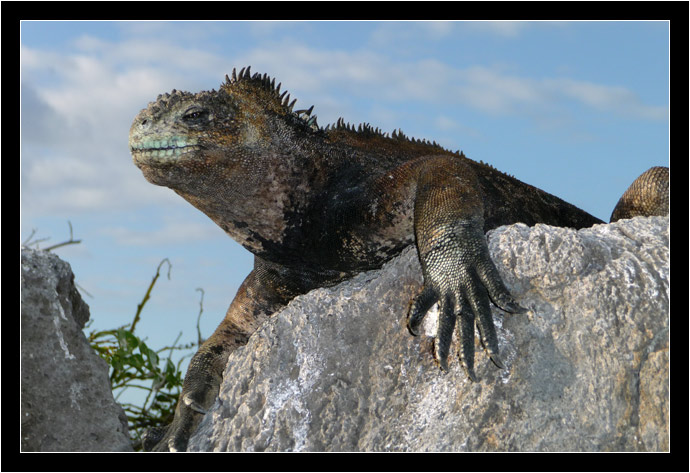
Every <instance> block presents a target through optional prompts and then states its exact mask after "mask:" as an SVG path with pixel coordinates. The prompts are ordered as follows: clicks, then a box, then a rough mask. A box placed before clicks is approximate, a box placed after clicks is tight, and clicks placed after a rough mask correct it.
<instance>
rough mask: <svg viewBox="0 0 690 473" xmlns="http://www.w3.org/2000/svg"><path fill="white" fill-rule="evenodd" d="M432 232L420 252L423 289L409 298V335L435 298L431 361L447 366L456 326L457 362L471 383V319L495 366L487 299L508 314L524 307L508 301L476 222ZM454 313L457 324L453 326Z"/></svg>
mask: <svg viewBox="0 0 690 473" xmlns="http://www.w3.org/2000/svg"><path fill="white" fill-rule="evenodd" d="M437 235H438V237H437V238H436V242H435V243H434V244H433V245H432V246H431V248H430V249H429V250H428V251H425V252H423V250H420V255H419V256H420V260H421V262H422V269H423V271H424V287H423V288H422V291H421V292H420V293H419V295H418V296H417V297H415V298H414V299H413V300H412V303H411V305H410V310H409V313H408V320H407V327H408V330H409V331H410V333H412V335H417V334H418V333H419V327H420V325H421V323H422V321H423V319H424V317H425V316H426V314H427V312H428V310H429V309H430V308H431V306H433V305H434V304H435V303H436V302H438V303H439V319H438V328H437V333H436V338H435V340H434V356H435V358H436V361H437V362H438V364H439V366H440V368H441V369H442V370H443V371H447V370H448V354H449V352H450V345H451V340H452V338H453V330H454V329H455V328H456V325H457V330H458V339H459V340H460V341H461V349H460V358H461V361H462V364H463V366H464V367H465V370H466V371H467V375H468V376H469V378H470V379H471V380H472V381H477V376H476V374H475V373H474V326H475V322H476V325H477V327H478V328H479V333H480V336H481V340H482V344H483V345H484V348H485V349H486V351H487V352H488V354H489V357H490V358H491V360H492V361H493V363H494V364H495V365H496V366H498V367H499V368H503V367H504V365H503V362H502V361H501V359H500V357H499V350H498V338H497V337H496V329H495V327H494V322H493V319H492V317H491V308H490V305H489V304H490V301H491V302H493V303H494V304H495V305H496V306H498V307H499V308H501V309H503V310H504V311H506V312H510V313H521V312H525V309H524V308H522V307H521V306H520V305H519V304H518V303H517V302H515V301H514V300H513V297H512V296H511V295H510V292H508V289H506V287H505V285H504V284H503V281H502V280H501V278H500V276H499V274H498V270H497V269H496V266H495V265H494V263H493V261H491V257H490V256H489V248H488V246H487V244H486V239H485V236H484V232H483V229H482V225H481V222H480V221H478V220H477V221H475V220H474V219H468V220H460V221H457V222H455V223H452V224H448V225H446V226H445V228H439V229H438V233H437ZM458 308H460V311H459V312H458ZM458 316H459V319H460V321H459V322H460V323H459V324H456V321H457V319H458Z"/></svg>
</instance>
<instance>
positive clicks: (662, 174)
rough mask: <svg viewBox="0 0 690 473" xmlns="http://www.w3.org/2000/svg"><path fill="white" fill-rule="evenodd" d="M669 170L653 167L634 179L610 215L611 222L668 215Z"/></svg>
mask: <svg viewBox="0 0 690 473" xmlns="http://www.w3.org/2000/svg"><path fill="white" fill-rule="evenodd" d="M669 174H670V173H669V169H668V168H667V167H661V166H655V167H653V168H649V169H648V170H646V171H645V172H643V173H642V174H641V175H640V177H638V178H637V179H635V180H634V181H633V183H632V184H630V187H628V190H626V191H625V192H624V193H623V195H622V196H621V198H620V200H619V201H618V203H617V204H616V207H615V208H614V209H613V212H612V213H611V222H615V221H617V220H620V219H623V218H633V217H636V216H638V215H644V216H647V217H649V216H652V215H668V211H669V198H670V190H669Z"/></svg>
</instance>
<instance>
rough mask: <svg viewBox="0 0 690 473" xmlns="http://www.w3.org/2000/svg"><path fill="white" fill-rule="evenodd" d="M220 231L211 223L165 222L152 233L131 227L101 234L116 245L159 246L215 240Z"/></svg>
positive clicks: (105, 229) (108, 230) (109, 230)
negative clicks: (111, 239) (112, 240)
mask: <svg viewBox="0 0 690 473" xmlns="http://www.w3.org/2000/svg"><path fill="white" fill-rule="evenodd" d="M219 232H220V231H219V230H218V229H217V228H215V226H214V225H213V224H211V222H204V223H194V222H189V221H183V222H175V221H165V222H164V224H163V226H161V227H160V228H157V229H156V230H153V231H143V230H134V229H133V228H131V227H121V226H117V227H107V228H104V229H103V231H102V233H103V234H104V235H108V236H109V237H112V238H113V239H114V240H115V241H116V242H117V243H118V244H120V245H126V246H160V245H168V244H172V245H176V244H180V243H187V242H194V243H199V242H202V241H204V240H208V239H211V238H217V237H218V236H219V235H220V233H219Z"/></svg>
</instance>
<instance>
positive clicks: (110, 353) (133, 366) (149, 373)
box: [88, 258, 204, 450]
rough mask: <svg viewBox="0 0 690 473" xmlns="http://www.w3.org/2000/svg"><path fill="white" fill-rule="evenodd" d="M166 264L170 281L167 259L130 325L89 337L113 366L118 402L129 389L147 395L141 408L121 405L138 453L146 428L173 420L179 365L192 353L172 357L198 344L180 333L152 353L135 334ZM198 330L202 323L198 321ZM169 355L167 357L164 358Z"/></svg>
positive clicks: (111, 376) (96, 332) (179, 371)
mask: <svg viewBox="0 0 690 473" xmlns="http://www.w3.org/2000/svg"><path fill="white" fill-rule="evenodd" d="M164 263H167V265H168V279H170V270H171V269H172V265H171V264H170V261H169V260H168V259H167V258H165V259H163V260H162V261H161V262H160V264H159V265H158V268H157V269H156V274H155V275H154V276H153V279H152V280H151V283H150V284H149V287H148V289H147V290H146V293H145V295H144V297H143V299H142V300H141V302H140V303H139V304H138V305H137V311H136V314H135V315H134V319H133V320H132V322H131V323H130V324H128V325H124V326H122V327H118V328H116V329H113V330H101V331H93V332H91V333H90V334H89V335H88V339H89V343H90V344H91V346H92V347H93V348H94V349H95V350H96V352H97V353H98V354H99V355H100V356H101V357H102V358H104V359H105V361H106V362H108V365H109V366H110V384H111V387H112V390H113V395H114V396H115V400H116V401H117V400H118V399H119V398H120V396H121V395H122V394H123V393H124V392H125V391H127V390H128V389H140V390H143V391H145V392H146V399H145V400H144V402H143V404H141V405H138V404H133V403H130V402H125V403H121V405H122V407H123V409H124V411H125V414H126V415H127V419H128V422H129V432H130V435H131V436H132V438H133V440H134V442H133V444H134V448H135V450H140V449H141V438H142V435H143V433H144V432H145V430H146V429H148V428H150V427H155V426H160V425H162V424H168V423H170V422H171V421H172V419H173V417H174V412H175V405H176V403H177V399H178V397H179V395H180V391H181V389H182V380H183V376H182V372H181V370H180V364H181V363H182V361H183V360H184V359H185V358H187V357H189V356H191V355H192V352H190V353H188V354H186V355H184V356H182V357H180V359H179V360H178V361H177V363H173V361H172V355H173V352H174V351H175V350H190V349H191V348H193V347H194V346H196V345H197V343H188V344H185V345H180V344H179V340H180V337H181V336H182V333H181V332H180V334H179V335H178V336H177V338H176V339H175V341H174V342H173V344H172V345H170V346H167V347H163V348H160V349H157V350H153V349H151V348H149V347H148V345H147V344H146V342H145V340H143V339H141V338H139V337H138V336H137V335H135V333H134V330H135V328H136V325H137V323H138V322H139V320H140V318H141V313H142V310H143V308H144V306H145V305H146V302H147V301H148V300H149V299H150V297H151V291H152V290H153V287H154V286H155V284H156V281H157V280H158V278H159V277H160V272H161V267H162V266H163V264H164ZM198 290H200V291H201V300H200V302H199V307H200V308H199V318H200V317H201V313H202V312H203V296H204V293H203V290H201V289H198ZM198 330H199V321H198V320H197V331H198ZM199 333H200V332H199ZM198 343H200V341H199V342H198ZM166 352H167V356H165V357H164V354H165V353H166Z"/></svg>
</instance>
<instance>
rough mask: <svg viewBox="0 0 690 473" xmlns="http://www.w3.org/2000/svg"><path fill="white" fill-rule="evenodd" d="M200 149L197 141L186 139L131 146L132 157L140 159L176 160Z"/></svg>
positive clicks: (140, 143) (151, 141)
mask: <svg viewBox="0 0 690 473" xmlns="http://www.w3.org/2000/svg"><path fill="white" fill-rule="evenodd" d="M200 149H201V146H198V145H197V141H196V140H188V139H186V138H172V139H159V140H153V139H152V140H143V141H139V142H135V143H131V144H130V151H131V153H132V155H135V156H136V157H137V158H140V159H141V158H146V159H159V160H160V159H162V160H166V159H176V158H179V157H180V156H182V155H185V154H187V153H190V152H193V151H199V150H200Z"/></svg>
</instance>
